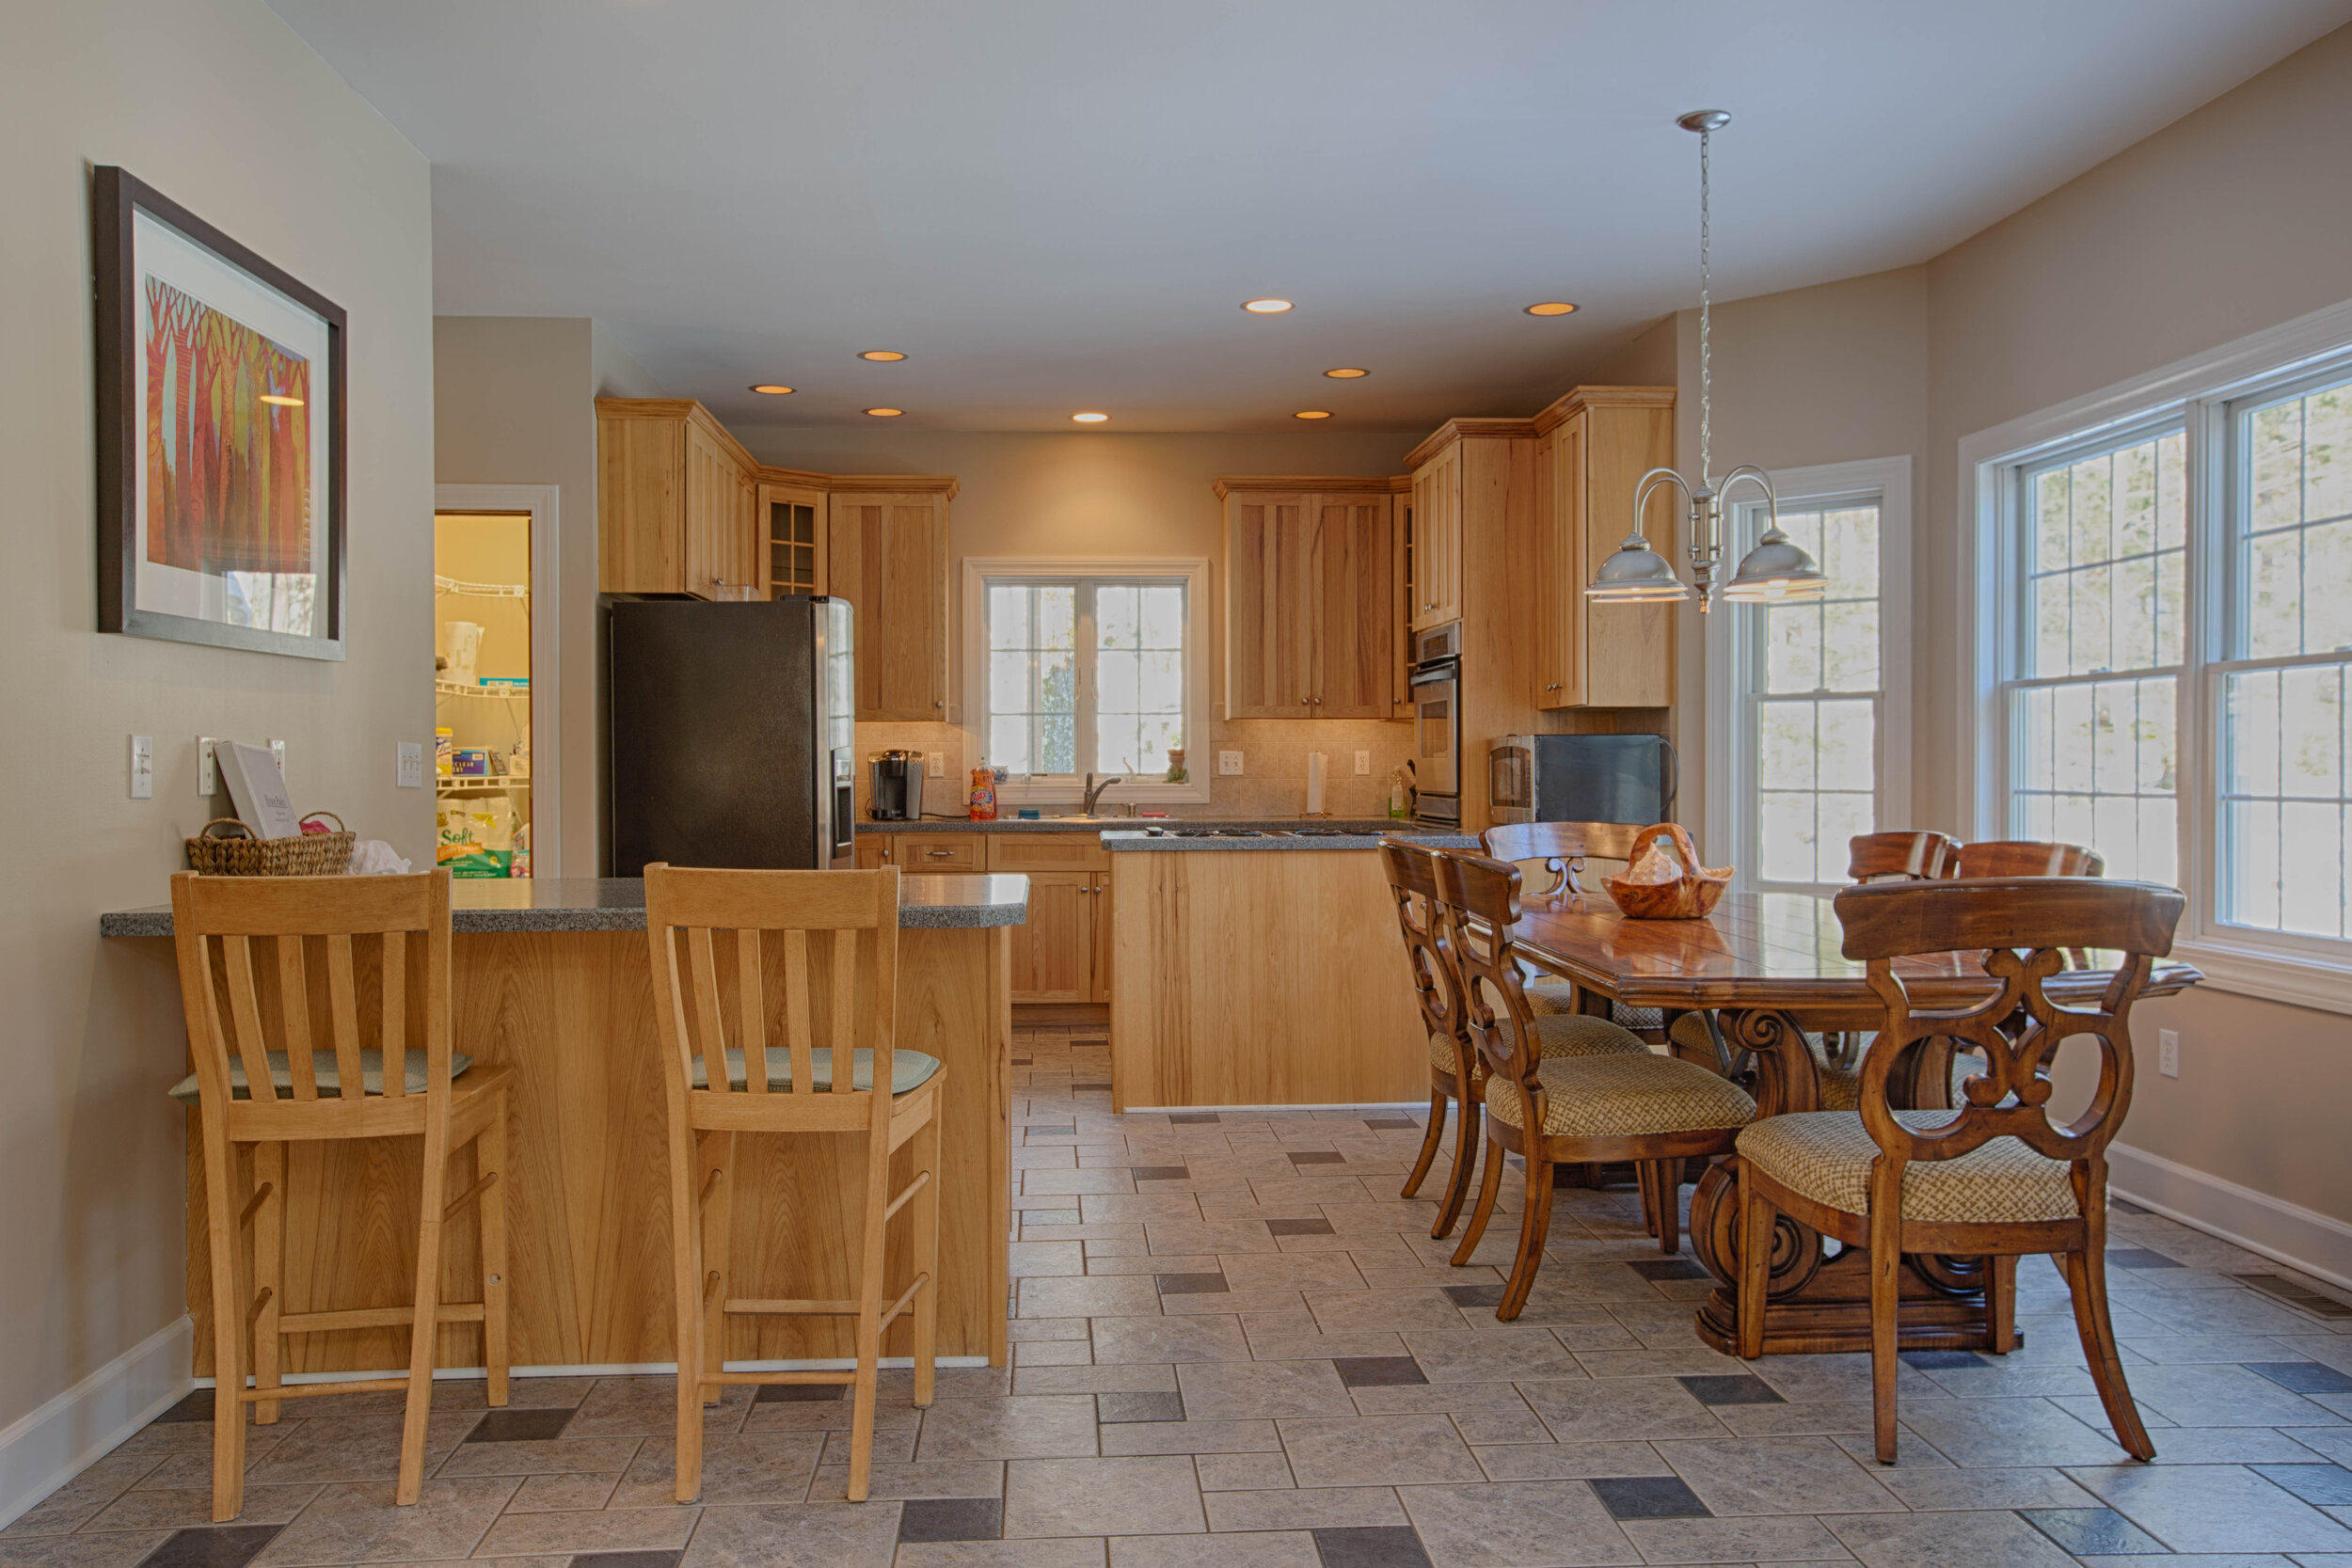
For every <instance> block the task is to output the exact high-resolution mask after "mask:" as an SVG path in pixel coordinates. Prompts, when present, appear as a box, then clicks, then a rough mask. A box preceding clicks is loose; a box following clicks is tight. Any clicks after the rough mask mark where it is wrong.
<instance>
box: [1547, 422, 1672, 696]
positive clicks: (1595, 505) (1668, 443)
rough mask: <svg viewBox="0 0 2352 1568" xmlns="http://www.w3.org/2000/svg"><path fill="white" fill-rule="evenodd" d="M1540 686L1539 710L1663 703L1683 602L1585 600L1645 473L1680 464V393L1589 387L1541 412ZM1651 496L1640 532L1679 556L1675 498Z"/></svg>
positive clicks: (1619, 536)
mask: <svg viewBox="0 0 2352 1568" xmlns="http://www.w3.org/2000/svg"><path fill="white" fill-rule="evenodd" d="M1534 424H1535V429H1536V431H1537V433H1538V434H1537V437H1536V438H1537V440H1538V441H1539V442H1540V443H1541V446H1540V449H1539V452H1538V458H1537V473H1538V483H1537V495H1536V528H1535V627H1534V632H1535V645H1534V656H1535V661H1534V691H1533V693H1532V695H1533V698H1534V705H1535V706H1537V707H1538V708H1573V707H1612V708H1613V707H1665V706H1667V705H1669V704H1671V703H1672V702H1673V701H1674V606H1673V605H1671V604H1652V605H1624V604H1619V605H1612V604H1596V603H1594V602H1593V601H1592V600H1590V599H1588V598H1586V597H1585V596H1584V587H1585V584H1587V583H1589V582H1591V581H1592V580H1593V578H1594V576H1595V574H1597V572H1598V571H1599V570H1600V567H1601V563H1602V562H1605V561H1607V560H1608V559H1609V557H1610V556H1611V555H1612V554H1613V552H1614V551H1615V550H1616V548H1617V546H1618V544H1619V542H1620V541H1622V540H1623V539H1624V538H1625V536H1626V535H1627V534H1628V533H1629V532H1630V531H1632V526H1633V496H1634V492H1635V491H1636V490H1637V489H1638V488H1639V487H1640V485H1641V482H1642V476H1643V475H1644V474H1645V473H1647V472H1648V471H1649V470H1650V469H1652V468H1656V467H1664V466H1666V465H1667V464H1670V463H1672V462H1673V461H1674V389H1673V388H1670V387H1581V388H1578V389H1577V390H1575V391H1573V392H1570V393H1569V394H1568V395H1567V396H1566V397H1564V398H1562V399H1561V400H1560V401H1559V402H1557V403H1555V404H1552V405H1551V406H1550V407H1549V408H1547V409H1545V410H1544V412H1543V413H1542V414H1540V415H1538V416H1536V419H1535V421H1534ZM1678 494H1679V493H1678V492H1676V491H1674V490H1673V489H1672V487H1671V486H1669V487H1668V488H1667V489H1666V490H1663V491H1660V492H1656V493H1653V494H1652V496H1651V497H1650V504H1649V509H1648V514H1647V515H1646V516H1645V518H1644V519H1643V533H1644V536H1645V537H1646V538H1647V539H1648V540H1649V543H1650V547H1651V548H1652V549H1654V550H1656V551H1658V552H1659V553H1660V554H1661V555H1663V556H1665V557H1666V558H1667V559H1668V560H1672V559H1674V554H1673V552H1674V535H1675V503H1676V500H1677V496H1678Z"/></svg>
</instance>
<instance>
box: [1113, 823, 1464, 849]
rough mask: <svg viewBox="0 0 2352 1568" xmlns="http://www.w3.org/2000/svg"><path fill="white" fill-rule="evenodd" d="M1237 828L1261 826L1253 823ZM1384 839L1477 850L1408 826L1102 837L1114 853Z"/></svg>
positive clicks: (1375, 843)
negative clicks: (1331, 831) (1257, 834)
mask: <svg viewBox="0 0 2352 1568" xmlns="http://www.w3.org/2000/svg"><path fill="white" fill-rule="evenodd" d="M1240 825H1241V826H1247V827H1257V826H1260V824H1256V823H1245V824H1240ZM1333 825H1334V824H1331V823H1325V822H1318V823H1316V824H1315V826H1316V827H1317V828H1318V829H1320V828H1327V827H1330V826H1333ZM1185 826H1187V827H1190V826H1193V824H1191V823H1186V824H1185ZM1339 826H1352V824H1339ZM1384 838H1394V839H1401V840H1403V841H1404V842H1405V843H1407V844H1421V845H1425V846H1427V847H1430V848H1432V849H1476V848H1478V847H1479V839H1478V835H1477V834H1476V833H1463V832H1445V831H1444V830H1442V829H1438V830H1432V829H1428V828H1415V827H1413V826H1412V825H1411V824H1409V823H1396V824H1387V825H1383V826H1381V827H1380V828H1377V829H1369V828H1368V829H1366V830H1365V831H1364V832H1348V833H1337V834H1328V835H1327V834H1323V833H1317V834H1315V835H1314V836H1311V837H1300V836H1296V835H1288V836H1278V835H1274V834H1269V835H1267V836H1266V837H1264V838H1178V837H1175V836H1174V835H1172V834H1171V835H1169V836H1168V837H1165V838H1160V837H1154V836H1152V834H1150V833H1147V832H1141V831H1139V830H1138V831H1134V832H1129V831H1125V830H1120V829H1109V830H1106V831H1105V832H1104V834H1103V847H1104V848H1105V849H1108V850H1113V851H1118V850H1122V849H1124V850H1178V851H1185V852H1189V851H1192V850H1213V849H1377V848H1378V847H1380V841H1381V840H1382V839H1384Z"/></svg>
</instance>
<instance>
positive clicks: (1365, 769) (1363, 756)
mask: <svg viewBox="0 0 2352 1568" xmlns="http://www.w3.org/2000/svg"><path fill="white" fill-rule="evenodd" d="M1371 772H1372V753H1371V752H1357V753H1356V776H1357V777H1358V778H1359V779H1361V778H1365V777H1368V776H1369V775H1370V774H1371Z"/></svg>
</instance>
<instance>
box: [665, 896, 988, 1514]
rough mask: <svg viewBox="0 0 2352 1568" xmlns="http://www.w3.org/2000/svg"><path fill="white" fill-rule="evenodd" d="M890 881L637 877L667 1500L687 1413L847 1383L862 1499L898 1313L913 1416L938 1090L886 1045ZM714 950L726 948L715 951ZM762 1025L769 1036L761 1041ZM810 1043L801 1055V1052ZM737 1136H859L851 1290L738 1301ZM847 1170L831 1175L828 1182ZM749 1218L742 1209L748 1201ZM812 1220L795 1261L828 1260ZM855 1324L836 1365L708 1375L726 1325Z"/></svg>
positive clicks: (855, 1491)
mask: <svg viewBox="0 0 2352 1568" xmlns="http://www.w3.org/2000/svg"><path fill="white" fill-rule="evenodd" d="M898 877H899V872H898V867H896V866H884V867H882V868H881V869H880V870H876V871H712V870H689V869H685V868H683V867H678V866H672V865H667V864H663V863H658V862H657V863H654V864H651V865H648V866H646V867H645V927H646V932H647V935H648V937H649V938H650V940H651V942H652V944H653V981H654V1020H655V1025H656V1028H657V1030H658V1032H659V1035H660V1046H661V1051H660V1056H661V1074H662V1079H663V1083H664V1087H665V1097H666V1101H667V1105H668V1117H669V1127H668V1143H669V1167H670V1168H669V1178H670V1181H669V1186H670V1244H671V1253H672V1271H673V1276H674V1278H673V1287H674V1293H675V1299H674V1303H673V1311H674V1313H675V1323H676V1327H677V1367H678V1373H677V1437H676V1444H677V1447H676V1455H677V1460H676V1466H675V1480H676V1485H675V1495H676V1497H677V1500H678V1501H679V1502H691V1501H693V1500H694V1498H695V1497H697V1496H698V1495H699V1494H700V1492H701V1490H702V1460H703V1452H702V1447H703V1443H702V1440H703V1406H704V1405H705V1404H706V1403H707V1402H715V1401H716V1400H717V1399H718V1397H719V1395H720V1392H721V1389H722V1388H723V1386H724V1385H727V1384H744V1383H751V1384H760V1385H773V1384H785V1385H807V1384H847V1385H849V1386H850V1457H849V1475H848V1478H847V1493H848V1497H849V1499H850V1501H851V1502H863V1501H865V1500H866V1493H867V1490H868V1486H869V1483H870V1475H871V1470H872V1463H873V1444H874V1405H875V1398H876V1388H877V1384H878V1377H879V1370H878V1369H879V1367H880V1359H881V1354H882V1335H883V1334H884V1333H885V1332H886V1331H887V1330H888V1329H889V1328H890V1326H891V1324H892V1323H894V1322H896V1321H897V1320H898V1317H899V1316H900V1315H901V1314H909V1313H911V1314H912V1322H913V1325H914V1330H913V1338H912V1343H911V1344H910V1346H909V1348H910V1350H911V1351H912V1352H913V1355H914V1378H913V1381H914V1403H915V1404H916V1405H918V1406H921V1405H929V1404H930V1402H931V1396H932V1391H933V1386H934V1378H935V1376H936V1373H935V1371H934V1369H935V1367H936V1365H937V1360H936V1356H937V1348H938V1340H939V1284H938V1280H939V1188H940V1181H941V1180H942V1172H941V1168H940V1163H939V1149H940V1114H941V1099H940V1090H941V1088H942V1086H943V1085H945V1083H946V1064H944V1063H942V1062H941V1061H940V1060H939V1058H937V1057H936V1056H931V1055H928V1054H926V1053H922V1052H917V1051H902V1050H899V1049H898V1048H897V1037H898ZM725 939H731V940H725ZM779 1024H780V1025H781V1027H780V1028H779V1027H777V1026H778V1025H779ZM779 1036H780V1037H779ZM820 1041H821V1042H822V1043H818V1042H820ZM741 1133H768V1134H783V1135H794V1136H805V1135H824V1134H833V1135H836V1136H838V1135H848V1136H860V1135H862V1136H863V1138H864V1149H863V1154H862V1158H861V1159H860V1160H859V1161H858V1163H857V1165H856V1166H855V1167H854V1168H855V1170H856V1175H855V1177H854V1178H853V1179H852V1180H851V1181H850V1183H849V1185H852V1186H853V1187H854V1188H855V1189H856V1190H854V1191H845V1192H844V1193H842V1194H841V1197H842V1200H843V1203H844V1206H845V1207H848V1206H850V1205H854V1206H855V1209H854V1220H853V1223H851V1224H850V1226H848V1227H845V1228H847V1230H848V1232H849V1235H850V1238H851V1242H850V1244H849V1245H848V1246H847V1248H846V1251H847V1252H848V1253H849V1254H850V1255H849V1256H844V1257H834V1258H831V1259H828V1261H830V1262H831V1263H833V1264H834V1265H835V1266H837V1267H838V1268H839V1269H840V1270H841V1272H842V1273H845V1274H847V1275H850V1277H851V1278H852V1279H853V1280H854V1284H852V1285H851V1286H850V1289H851V1290H853V1291H855V1292H856V1293H855V1294H854V1295H852V1296H847V1297H839V1298H830V1299H821V1298H820V1299H800V1298H792V1299H770V1298H761V1297H749V1296H743V1295H740V1294H737V1293H735V1291H734V1287H735V1286H736V1284H737V1280H736V1279H735V1277H734V1275H735V1266H734V1262H733V1259H732V1257H731V1249H730V1247H729V1242H728V1232H729V1228H730V1225H731V1219H730V1214H731V1200H730V1190H731V1188H732V1186H733V1185H734V1183H735V1182H736V1180H737V1178H738V1174H739V1168H740V1167H739V1165H738V1164H737V1158H736V1139H737V1137H738V1135H739V1134H741ZM909 1144H912V1145H913V1146H914V1147H913V1150H912V1161H913V1165H914V1170H913V1174H912V1176H911V1178H910V1180H908V1182H907V1184H906V1186H904V1187H903V1188H901V1189H899V1190H898V1192H897V1193H895V1194H894V1193H892V1192H891V1191H890V1157H891V1155H892V1154H894V1153H896V1152H897V1151H898V1149H899V1148H901V1147H904V1146H906V1145H909ZM846 1164H847V1162H845V1165H846ZM747 1201H748V1198H747ZM901 1209H911V1211H912V1213H911V1215H910V1218H909V1224H910V1227H911V1231H912V1234H911V1237H910V1241H911V1245H910V1247H909V1249H908V1251H909V1262H908V1265H907V1266H908V1269H909V1272H910V1273H911V1274H912V1275H913V1278H912V1279H911V1280H909V1281H908V1283H907V1285H906V1287H905V1289H904V1290H903V1291H901V1292H900V1293H899V1294H898V1295H897V1296H896V1297H895V1298H892V1299H889V1300H887V1301H885V1299H884V1296H883V1293H882V1292H883V1283H882V1275H883V1269H884V1263H885V1259H886V1257H887V1252H888V1249H887V1246H886V1244H885V1243H886V1240H887V1235H888V1227H889V1224H890V1222H891V1221H892V1220H893V1219H895V1218H896V1217H897V1216H898V1212H899V1211H900V1210H901ZM830 1218H831V1216H828V1215H822V1214H811V1215H808V1216H806V1217H805V1222H804V1223H803V1224H802V1225H800V1226H799V1227H798V1229H799V1231H800V1235H801V1244H800V1247H799V1249H798V1259H799V1260H800V1261H803V1262H805V1261H807V1260H808V1259H813V1258H826V1257H827V1255H828V1254H830V1253H834V1252H837V1251H841V1250H845V1249H843V1248H840V1247H837V1246H835V1245H834V1244H832V1243H827V1242H826V1241H825V1240H824V1238H825V1237H826V1236H827V1235H828V1234H829V1233H830V1227H829V1226H828V1225H827V1224H826V1223H825V1222H826V1221H828V1220H829V1219H830ZM779 1315H792V1316H814V1317H836V1318H850V1319H852V1320H854V1321H853V1323H852V1325H851V1329H850V1340H851V1347H852V1354H851V1356H850V1360H851V1363H852V1364H851V1365H850V1366H848V1367H844V1368H840V1369H838V1370H805V1371H802V1370H787V1371H749V1370H728V1368H727V1367H726V1365H725V1358H726V1333H727V1320H728V1319H729V1318H730V1317H746V1316H779Z"/></svg>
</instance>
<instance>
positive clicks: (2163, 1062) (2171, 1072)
mask: <svg viewBox="0 0 2352 1568" xmlns="http://www.w3.org/2000/svg"><path fill="white" fill-rule="evenodd" d="M2156 1070H2157V1071H2158V1072H2161V1073H2163V1074H2164V1075H2165V1076H2166V1077H2167V1078H2178V1077H2179V1076H2180V1075H2181V1032H2180V1031H2179V1030H2178V1029H2159V1030H2157V1031H2156Z"/></svg>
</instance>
